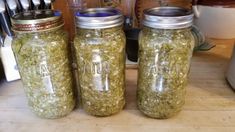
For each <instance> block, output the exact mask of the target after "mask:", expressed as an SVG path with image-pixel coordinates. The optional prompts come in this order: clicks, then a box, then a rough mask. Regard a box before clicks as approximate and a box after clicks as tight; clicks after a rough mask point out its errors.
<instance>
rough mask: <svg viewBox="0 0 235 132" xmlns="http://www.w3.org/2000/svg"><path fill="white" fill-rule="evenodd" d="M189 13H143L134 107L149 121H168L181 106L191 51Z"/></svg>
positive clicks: (166, 10) (169, 9) (174, 10)
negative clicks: (136, 106)
mask: <svg viewBox="0 0 235 132" xmlns="http://www.w3.org/2000/svg"><path fill="white" fill-rule="evenodd" d="M192 24H193V13H192V11H191V10H187V9H184V8H179V7H157V8H152V9H148V10H145V11H144V20H143V29H142V31H141V33H140V36H139V66H138V88H137V104H138V108H139V109H140V111H142V112H143V113H144V114H145V115H147V116H149V117H152V118H160V119H164V118H169V117H171V116H174V115H175V114H177V113H178V112H179V111H180V110H181V108H182V106H183V105H184V103H185V94H186V85H187V80H188V73H189V69H190V60H191V57H192V52H193V48H194V38H193V35H192V33H191V26H192Z"/></svg>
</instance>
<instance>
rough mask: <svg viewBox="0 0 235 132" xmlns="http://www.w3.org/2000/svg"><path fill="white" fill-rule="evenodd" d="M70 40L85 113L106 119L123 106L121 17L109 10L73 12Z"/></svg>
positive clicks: (114, 11)
mask: <svg viewBox="0 0 235 132" xmlns="http://www.w3.org/2000/svg"><path fill="white" fill-rule="evenodd" d="M76 18H77V35H76V38H75V41H74V44H75V45H74V46H75V51H76V58H77V64H78V76H79V84H80V88H81V95H82V104H83V108H84V109H85V111H86V112H87V113H89V114H91V115H94V116H109V115H112V114H115V113H118V112H119V111H121V110H122V109H123V107H124V104H125V99H124V92H125V36H124V32H123V30H122V24H123V16H122V15H121V13H120V12H119V11H118V10H115V9H112V8H90V9H86V10H82V11H79V12H77V14H76Z"/></svg>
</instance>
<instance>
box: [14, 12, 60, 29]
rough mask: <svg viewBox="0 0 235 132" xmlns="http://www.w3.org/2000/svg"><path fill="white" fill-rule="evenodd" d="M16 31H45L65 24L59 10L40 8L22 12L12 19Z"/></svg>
mask: <svg viewBox="0 0 235 132" xmlns="http://www.w3.org/2000/svg"><path fill="white" fill-rule="evenodd" d="M11 22H12V30H13V31H15V32H26V33H27V32H43V31H48V30H53V29H57V28H60V27H62V26H63V25H64V22H63V20H62V15H61V13H60V12H59V11H53V10H40V11H30V12H22V13H19V14H16V15H14V16H13V18H12V19H11Z"/></svg>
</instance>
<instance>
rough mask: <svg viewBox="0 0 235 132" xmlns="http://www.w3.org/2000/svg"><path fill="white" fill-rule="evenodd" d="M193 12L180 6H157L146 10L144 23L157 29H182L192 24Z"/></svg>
mask: <svg viewBox="0 0 235 132" xmlns="http://www.w3.org/2000/svg"><path fill="white" fill-rule="evenodd" d="M193 16H194V15H193V12H192V11H191V10H188V9H184V8H180V7H157V8H151V9H146V10H144V20H143V25H145V26H148V27H151V28H157V29H181V28H187V27H190V26H192V24H193Z"/></svg>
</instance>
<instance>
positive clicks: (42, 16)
mask: <svg viewBox="0 0 235 132" xmlns="http://www.w3.org/2000/svg"><path fill="white" fill-rule="evenodd" d="M12 26H13V30H14V32H15V37H14V40H13V45H12V49H13V52H14V54H15V57H16V61H17V65H18V68H19V71H20V75H21V79H22V83H23V86H24V90H25V93H26V95H27V98H28V104H29V106H30V107H31V109H32V110H33V112H34V113H36V115H38V116H40V117H42V118H59V117H62V116H65V115H67V114H68V113H70V112H71V111H72V110H73V108H74V106H75V98H74V93H73V79H72V74H71V67H70V61H69V58H68V36H67V34H66V33H65V32H64V31H63V20H62V17H61V13H60V12H58V11H52V10H42V11H30V12H25V13H19V14H17V15H15V16H14V17H13V18H12Z"/></svg>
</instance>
